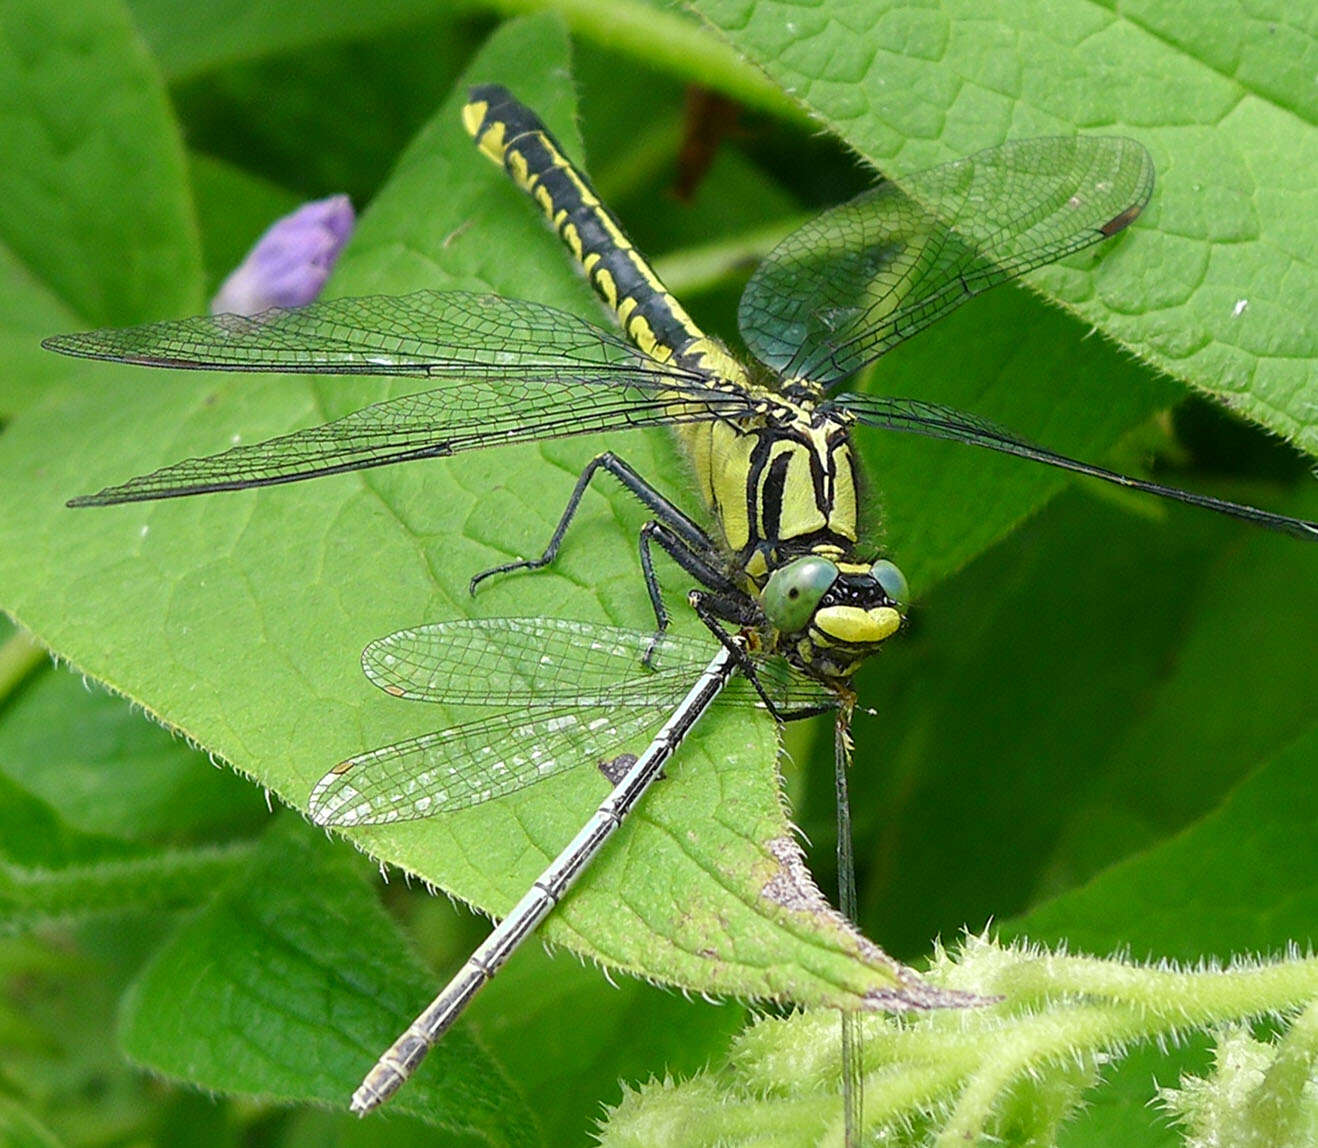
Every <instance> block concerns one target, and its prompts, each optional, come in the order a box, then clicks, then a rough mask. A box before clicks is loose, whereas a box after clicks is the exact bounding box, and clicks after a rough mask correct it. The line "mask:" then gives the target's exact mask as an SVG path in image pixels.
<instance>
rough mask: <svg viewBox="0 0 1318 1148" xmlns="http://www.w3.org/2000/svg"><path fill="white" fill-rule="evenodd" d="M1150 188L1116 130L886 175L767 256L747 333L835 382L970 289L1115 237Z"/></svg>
mask: <svg viewBox="0 0 1318 1148" xmlns="http://www.w3.org/2000/svg"><path fill="white" fill-rule="evenodd" d="M1152 189H1153V163H1152V160H1151V159H1150V157H1149V154H1148V152H1147V151H1145V149H1144V148H1143V146H1142V145H1140V144H1139V143H1136V142H1135V141H1134V140H1130V139H1123V138H1120V137H1115V136H1108V137H1095V136H1075V137H1048V138H1044V139H1030V140H1020V141H1016V142H1013V143H1008V144H1004V145H1003V146H1001V147H997V148H991V149H989V150H987V151H983V152H979V153H978V154H976V155H973V156H969V157H967V158H965V159H961V160H956V161H955V162H953V163H949V164H945V165H943V166H941V167H936V168H932V169H930V170H928V171H924V172H920V173H917V174H915V175H912V176H909V177H906V178H904V179H902V180H901V182H900V186H898V185H897V184H895V183H892V182H885V183H882V184H880V185H879V186H878V187H876V188H873V189H872V190H870V191H867V192H865V193H863V194H862V195H860V196H858V197H857V198H855V199H853V200H851V201H850V202H849V203H844V204H842V205H840V206H838V207H836V208H834V209H833V210H831V211H827V212H825V213H824V214H823V215H820V216H818V217H817V218H815V219H813V220H811V221H810V222H809V223H807V224H805V225H804V226H803V227H801V228H800V229H799V230H797V231H795V232H794V233H793V234H791V235H789V236H788V237H787V238H786V239H785V240H783V242H782V243H780V244H779V245H778V247H777V248H775V249H774V250H773V251H772V252H771V253H770V254H769V256H768V257H767V258H766V259H765V260H764V262H763V263H761V264H760V267H759V268H758V269H757V270H756V272H755V274H754V275H753V276H752V277H751V281H750V283H749V284H748V285H747V287H746V290H745V292H744V294H743V295H742V298H741V306H740V312H739V322H740V326H741V332H742V336H743V337H744V338H745V340H746V343H747V345H748V346H749V347H750V349H751V351H752V352H753V353H754V354H755V355H756V357H757V358H759V359H760V360H761V361H762V362H764V363H765V364H766V365H768V366H769V367H771V368H773V369H774V370H775V371H776V372H778V373H779V374H780V375H782V376H783V377H785V378H787V379H810V380H812V381H814V382H817V383H821V384H823V385H825V386H828V385H832V384H835V383H837V382H838V381H839V380H841V379H843V378H845V377H847V376H849V375H852V374H854V373H855V372H857V371H859V370H860V369H861V368H862V367H865V366H867V365H868V364H869V363H871V362H873V361H874V360H875V359H876V358H878V357H879V356H880V355H882V354H883V353H884V352H886V351H888V350H889V349H891V348H892V347H894V346H896V345H897V344H898V343H900V342H902V341H903V340H905V339H908V338H910V337H911V336H912V335H914V334H915V333H916V332H918V331H922V330H924V328H926V327H928V326H929V325H930V324H931V323H934V322H936V321H937V320H938V319H940V318H941V317H942V316H944V315H946V314H947V313H948V312H949V311H951V310H953V309H954V308H956V307H958V306H960V305H961V304H962V303H964V302H965V301H966V300H967V299H969V298H971V297H972V296H974V295H978V294H980V293H981V292H983V291H987V290H988V289H989V288H990V287H994V286H996V285H997V284H999V283H1004V282H1006V281H1007V280H1009V279H1014V278H1016V277H1017V276H1019V275H1022V274H1024V273H1025V272H1026V271H1030V270H1032V269H1033V268H1036V267H1041V266H1043V265H1044V264H1047V263H1052V262H1054V261H1055V260H1058V259H1061V258H1062V257H1064V256H1066V255H1069V254H1071V253H1073V252H1076V251H1079V250H1081V249H1082V248H1085V247H1088V246H1090V245H1091V244H1094V243H1097V242H1099V241H1100V240H1102V239H1104V238H1106V237H1107V236H1109V235H1114V234H1116V233H1117V232H1118V231H1120V230H1122V229H1123V228H1124V227H1126V226H1127V225H1129V224H1130V223H1131V222H1132V221H1133V220H1134V219H1135V217H1136V216H1137V215H1138V214H1139V212H1140V210H1141V208H1143V206H1144V204H1145V203H1147V202H1148V199H1149V195H1150V194H1151V192H1152Z"/></svg>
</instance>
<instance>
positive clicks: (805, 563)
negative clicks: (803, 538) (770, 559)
mask: <svg viewBox="0 0 1318 1148" xmlns="http://www.w3.org/2000/svg"><path fill="white" fill-rule="evenodd" d="M837 578H838V568H837V565H836V564H835V563H833V562H830V561H829V560H828V559H827V558H817V557H811V558H798V559H797V560H796V561H795V562H789V563H788V564H787V565H786V566H782V567H780V568H779V569H777V570H775V571H774V572H773V573H772V574H771V575H769V581H768V582H767V583H766V584H765V587H764V594H763V597H762V598H761V605H763V607H764V613H765V615H766V616H767V617H768V619H769V622H770V623H771V624H772V625H773V627H774V629H776V630H780V631H782V632H783V633H786V634H795V633H797V632H798V631H800V630H803V629H805V627H806V626H807V625H808V624H809V622H810V619H811V618H812V617H813V616H814V613H815V611H816V610H817V609H818V608H819V603H820V602H821V601H822V600H823V597H824V595H825V594H827V593H828V591H829V590H830V589H832V586H833V583H834V582H836V581H837Z"/></svg>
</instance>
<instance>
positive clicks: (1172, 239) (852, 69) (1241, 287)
mask: <svg viewBox="0 0 1318 1148" xmlns="http://www.w3.org/2000/svg"><path fill="white" fill-rule="evenodd" d="M693 3H694V5H695V7H696V9H697V10H698V11H699V12H700V13H701V15H703V16H704V17H705V18H706V19H707V20H709V21H710V22H711V23H713V24H714V25H715V26H716V27H717V28H719V29H720V30H721V31H723V33H724V34H725V35H726V36H727V37H728V38H729V39H730V40H731V41H732V42H733V43H734V44H735V45H736V46H737V47H738V48H740V49H741V50H742V51H743V52H744V53H746V54H747V55H748V56H749V57H750V58H751V59H752V60H754V61H755V62H756V63H758V64H759V65H760V66H761V67H763V68H764V69H765V71H767V72H768V73H769V75H770V76H771V77H773V78H774V79H775V80H776V81H777V82H778V83H779V84H781V85H782V86H783V87H784V88H786V89H787V90H788V91H790V92H793V93H794V94H795V95H796V96H797V98H798V99H800V100H801V101H802V102H803V103H804V104H805V105H806V106H807V107H808V108H809V109H810V110H811V111H812V112H813V113H815V114H816V115H817V116H819V117H820V118H821V119H822V120H823V121H824V122H825V123H826V124H827V125H828V126H829V128H830V129H831V130H833V131H835V132H837V133H838V134H840V135H841V136H842V137H843V138H844V139H846V140H847V141H848V142H849V143H851V144H852V146H854V147H855V148H856V149H857V151H859V152H860V154H861V155H862V156H864V157H865V158H866V159H868V160H870V161H871V162H872V163H874V164H876V165H877V166H879V167H880V168H881V169H882V170H883V171H884V172H885V173H887V174H889V175H894V176H900V175H901V174H902V173H903V172H911V171H915V170H917V169H918V168H920V167H923V166H926V165H928V164H931V163H934V162H939V161H942V160H946V159H950V158H954V157H956V156H958V155H964V154H968V153H970V152H973V151H976V150H978V149H979V148H983V147H986V146H990V145H992V144H997V143H1001V142H1002V141H1003V140H1005V139H1007V138H1008V137H1009V136H1012V137H1023V136H1030V135H1051V134H1066V133H1069V132H1071V131H1075V130H1086V131H1092V130H1095V129H1096V128H1097V129H1099V130H1101V131H1102V132H1104V133H1110V134H1126V135H1132V136H1135V137H1137V138H1138V139H1140V140H1141V141H1142V142H1144V143H1145V144H1146V145H1147V146H1148V147H1149V149H1150V151H1152V153H1153V157H1154V161H1155V163H1156V166H1157V168H1158V172H1159V185H1158V189H1157V190H1156V191H1155V193H1154V200H1153V203H1152V204H1151V205H1150V207H1149V208H1148V209H1147V210H1146V211H1145V214H1144V216H1143V217H1142V218H1141V220H1140V221H1139V222H1138V223H1137V224H1136V226H1135V228H1134V230H1133V231H1132V232H1131V234H1129V235H1128V236H1126V238H1125V239H1124V240H1123V241H1121V242H1120V244H1119V245H1118V246H1119V251H1117V252H1115V253H1109V255H1108V256H1107V257H1106V258H1104V259H1103V260H1102V262H1101V263H1100V264H1099V265H1098V268H1097V270H1095V271H1092V272H1079V271H1077V270H1075V269H1071V268H1066V269H1050V270H1047V271H1043V272H1040V273H1039V274H1038V275H1037V277H1036V280H1035V282H1037V284H1038V285H1039V286H1041V287H1043V288H1044V289H1045V290H1047V291H1048V293H1049V294H1050V295H1051V296H1052V297H1054V298H1056V299H1059V300H1061V301H1063V302H1065V303H1066V305H1067V306H1068V307H1069V308H1071V309H1072V310H1074V311H1075V312H1076V313H1077V314H1078V315H1079V316H1081V317H1082V318H1083V319H1084V320H1085V321H1087V322H1090V323H1093V324H1095V325H1096V326H1098V327H1100V328H1101V329H1102V330H1103V331H1104V332H1105V333H1106V334H1107V335H1109V336H1110V337H1111V338H1113V339H1116V340H1118V341H1120V342H1121V343H1122V344H1123V345H1124V346H1126V347H1127V348H1129V349H1130V350H1133V351H1134V352H1136V353H1137V354H1138V355H1140V356H1141V357H1142V358H1145V359H1146V360H1148V361H1149V362H1150V363H1152V364H1154V365H1155V366H1157V367H1159V368H1161V369H1163V370H1166V371H1168V372H1170V373H1172V374H1174V375H1176V376H1178V377H1179V378H1181V379H1183V380H1185V381H1186V382H1187V383H1189V384H1191V385H1192V386H1194V387H1197V388H1199V389H1201V390H1203V391H1205V392H1207V393H1209V394H1212V395H1214V396H1216V397H1218V398H1219V399H1221V400H1222V401H1223V402H1225V403H1227V404H1228V405H1229V406H1230V407H1231V408H1232V409H1233V410H1236V411H1238V412H1239V413H1241V414H1243V415H1245V416H1247V417H1249V418H1252V419H1254V420H1256V421H1258V422H1260V423H1262V424H1263V425H1265V426H1267V427H1270V428H1271V429H1273V430H1274V431H1276V432H1277V433H1279V434H1281V435H1283V436H1285V437H1286V438H1288V439H1290V440H1291V441H1293V442H1295V443H1296V444H1297V445H1299V446H1300V447H1301V448H1302V449H1304V450H1306V451H1307V452H1308V453H1310V454H1315V453H1318V414H1316V413H1315V412H1318V405H1315V401H1314V400H1315V392H1316V391H1318V381H1316V380H1315V376H1314V373H1313V372H1312V370H1311V369H1310V367H1309V362H1310V360H1312V358H1313V357H1314V353H1315V350H1316V349H1318V347H1316V341H1318V333H1315V329H1314V326H1313V324H1312V323H1310V322H1309V321H1308V308H1309V301H1310V300H1311V299H1313V298H1314V296H1315V294H1318V278H1315V276H1318V272H1316V271H1315V269H1314V263H1313V260H1312V258H1310V257H1309V255H1308V252H1311V251H1312V248H1313V243H1314V230H1313V229H1314V227H1315V226H1316V225H1315V222H1314V220H1315V215H1314V213H1313V212H1311V211H1310V212H1303V211H1301V212H1299V213H1297V212H1296V210H1295V205H1296V203H1297V197H1301V198H1303V197H1305V196H1307V195H1309V194H1310V192H1311V188H1310V182H1311V181H1309V179H1308V173H1310V172H1312V171H1313V170H1314V168H1315V166H1316V165H1318V143H1316V142H1315V136H1314V133H1313V132H1312V131H1311V130H1309V128H1308V126H1307V124H1306V117H1305V114H1304V109H1306V108H1307V109H1309V110H1310V112H1311V110H1312V105H1313V99H1314V96H1313V86H1312V77H1311V76H1310V75H1308V74H1307V73H1306V72H1305V71H1304V69H1303V68H1301V67H1299V66H1298V63H1297V62H1298V61H1299V60H1300V59H1307V58H1310V57H1311V56H1312V53H1313V51H1314V45H1315V41H1314V35H1313V31H1312V21H1311V20H1309V19H1308V16H1307V14H1306V13H1307V9H1306V7H1305V6H1304V5H1303V4H1302V3H1298V2H1296V0H1289V2H1287V0H1283V2H1282V3H1281V4H1280V5H1277V6H1274V10H1271V11H1269V13H1268V14H1267V17H1266V18H1261V17H1260V18H1255V19H1248V18H1246V19H1242V18H1241V13H1240V12H1239V11H1238V10H1237V9H1236V8H1235V7H1233V6H1230V5H1227V4H1213V5H1210V6H1209V7H1208V8H1203V7H1201V6H1200V7H1194V8H1189V7H1186V6H1184V5H1177V4H1173V3H1158V2H1156V0H1155V2H1154V3H1151V4H1146V5H1142V6H1141V8H1140V10H1139V12H1138V14H1136V13H1135V12H1132V11H1128V10H1126V9H1122V10H1121V11H1120V12H1115V11H1109V10H1108V9H1107V8H1103V7H1099V8H1095V7H1094V6H1093V5H1092V4H1087V3H1084V2H1083V0H1026V2H1025V3H1010V4H1007V3H995V4H992V5H989V6H987V7H986V6H985V5H984V4H982V3H978V2H976V0H959V2H956V3H952V4H950V5H941V6H938V7H936V8H934V7H928V6H925V5H920V4H911V3H907V2H906V0H880V2H878V3H875V2H872V0H816V2H813V3H806V4H801V3H796V2H791V0H693ZM1227 45H1230V48H1229V49H1228V48H1227V47H1226V46H1227ZM1228 54H1229V55H1230V62H1229V63H1228V62H1226V61H1225V56H1226V55H1228ZM1155 77H1156V79H1155ZM1112 397H1113V400H1114V401H1117V402H1120V401H1121V396H1120V394H1119V392H1118V388H1116V387H1114V393H1113V396H1112Z"/></svg>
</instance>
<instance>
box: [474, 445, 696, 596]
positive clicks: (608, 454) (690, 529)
mask: <svg viewBox="0 0 1318 1148" xmlns="http://www.w3.org/2000/svg"><path fill="white" fill-rule="evenodd" d="M598 470H605V471H607V472H608V473H609V474H611V475H613V477H614V478H616V479H617V480H618V481H619V482H620V483H622V485H623V487H625V488H626V489H627V490H628V491H630V492H631V493H632V494H633V495H635V496H636V498H637V500H638V501H639V502H640V503H641V504H642V505H643V506H645V507H647V508H648V509H649V510H650V511H652V512H653V513H654V515H655V516H656V517H657V518H658V519H659V520H660V521H661V522H663V524H664V525H665V526H667V527H668V528H669V529H670V530H671V531H672V532H673V534H675V535H676V536H677V537H679V538H681V539H682V540H683V541H684V542H685V543H686V544H687V546H688V547H691V548H693V549H712V547H713V543H712V542H711V541H710V538H709V535H707V534H706V533H705V532H704V531H703V530H702V529H701V528H700V526H699V525H698V524H697V523H696V522H694V521H692V519H691V518H690V517H688V516H687V515H686V514H684V513H683V512H682V511H681V510H680V509H679V508H678V507H677V506H676V505H674V504H673V503H672V502H670V501H669V500H668V499H667V498H665V497H664V496H663V495H662V494H660V493H659V491H657V490H656V489H655V488H654V487H653V486H651V485H650V484H649V483H648V482H646V480H645V479H644V478H642V477H641V476H640V475H639V474H638V473H637V472H636V471H635V470H633V469H632V468H631V467H630V466H629V465H628V464H627V463H625V462H624V461H623V460H622V459H620V458H619V457H618V456H617V455H615V454H614V453H613V452H612V451H605V452H604V453H603V454H601V455H597V456H596V457H595V458H593V459H591V460H590V462H589V463H587V464H586V468H585V470H583V471H582V472H581V475H580V477H579V478H578V479H577V484H576V486H575V487H573V489H572V496H571V497H570V498H569V499H568V502H567V506H565V507H564V508H563V514H562V517H560V518H559V520H558V525H557V526H556V527H555V528H554V533H553V536H552V537H551V538H550V539H549V545H548V546H546V547H545V550H544V553H543V554H541V555H540V557H539V558H527V559H523V560H522V561H520V562H506V563H504V564H503V565H502V566H494V567H492V568H491V569H489V570H483V571H481V572H480V573H479V574H477V575H476V576H475V577H474V578H472V580H471V582H470V583H469V584H468V590H469V591H470V592H471V593H472V594H475V593H476V587H477V586H479V585H480V584H481V583H482V582H483V581H485V579H486V578H489V577H492V576H493V575H495V574H508V573H511V572H512V571H514V570H540V569H543V568H544V567H545V566H548V565H549V563H551V562H552V561H553V560H554V558H555V556H556V555H557V554H558V548H559V547H560V546H561V545H562V544H563V536H564V535H565V534H566V533H567V528H568V526H569V525H570V524H571V522H572V518H573V516H574V515H575V514H576V513H577V507H578V506H580V505H581V499H582V497H583V496H584V495H585V493H586V487H587V486H589V485H590V480H591V479H592V478H593V477H594V475H595V472H596V471H598Z"/></svg>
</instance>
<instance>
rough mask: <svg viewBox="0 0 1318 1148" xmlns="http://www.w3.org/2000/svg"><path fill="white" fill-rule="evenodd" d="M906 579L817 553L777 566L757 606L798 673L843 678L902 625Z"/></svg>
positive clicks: (883, 564) (887, 569) (891, 570)
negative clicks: (761, 610) (760, 608)
mask: <svg viewBox="0 0 1318 1148" xmlns="http://www.w3.org/2000/svg"><path fill="white" fill-rule="evenodd" d="M907 597H908V591H907V587H906V579H905V578H904V577H902V573H901V571H900V570H898V569H897V567H896V566H894V565H893V564H892V563H891V562H888V561H886V560H880V561H877V562H873V563H838V562H834V561H833V560H832V559H829V558H824V557H821V556H819V555H808V556H806V557H803V558H797V559H794V560H793V561H791V562H789V563H787V564H786V565H785V566H781V567H779V568H778V569H777V570H775V571H774V572H773V573H772V574H771V575H769V580H768V582H766V583H765V586H764V593H763V595H762V597H761V600H760V604H761V606H762V607H763V608H764V613H765V616H766V617H767V618H768V620H769V624H770V625H771V626H773V628H774V629H775V630H776V631H777V632H778V647H779V649H781V650H782V651H783V652H784V653H785V654H786V655H787V656H788V657H789V658H790V659H791V660H792V661H794V662H796V663H797V664H798V665H799V666H800V667H801V668H802V669H804V670H806V671H808V672H810V673H812V674H815V675H816V676H818V677H822V678H826V679H829V680H836V679H839V678H849V677H851V676H852V674H854V673H855V672H856V670H857V669H858V668H859V667H860V664H861V662H863V661H864V660H865V659H866V658H867V657H869V655H870V654H872V653H873V652H874V651H875V650H876V649H877V648H878V647H879V645H880V644H881V643H882V642H883V641H885V640H886V639H887V638H890V637H891V636H892V635H893V634H895V633H896V632H897V631H898V630H899V629H900V628H901V624H902V613H903V611H904V610H905V608H906V602H907Z"/></svg>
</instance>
